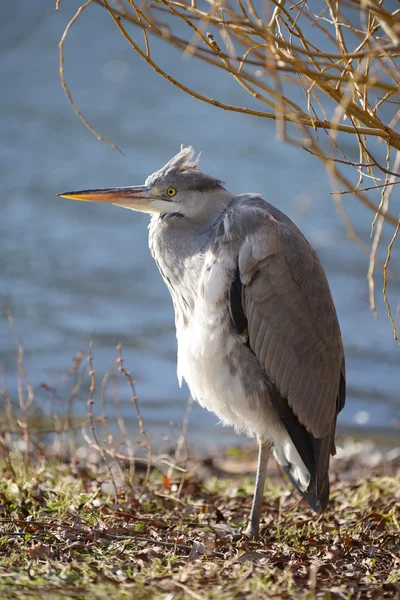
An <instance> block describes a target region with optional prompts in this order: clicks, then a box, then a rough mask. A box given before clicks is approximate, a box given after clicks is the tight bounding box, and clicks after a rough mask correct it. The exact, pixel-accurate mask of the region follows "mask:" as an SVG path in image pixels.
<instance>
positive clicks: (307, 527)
mask: <svg viewBox="0 0 400 600" xmlns="http://www.w3.org/2000/svg"><path fill="white" fill-rule="evenodd" d="M78 455H80V456H81V459H80V460H79V461H77V460H74V461H72V462H71V461H60V460H55V459H54V458H53V459H52V458H51V457H48V458H46V456H42V457H41V458H39V457H37V458H36V459H35V458H34V459H33V463H31V464H29V465H24V463H23V456H22V455H21V456H20V455H19V454H18V453H15V452H14V453H12V454H11V455H10V456H9V457H8V458H7V459H6V460H4V461H2V463H1V483H0V498H1V507H0V510H1V522H0V526H1V532H2V533H1V559H0V597H4V598H5V597H7V598H10V599H14V598H15V599H22V598H34V599H36V598H37V599H39V598H40V599H45V598H46V599H47V598H49V599H50V598H51V599H52V600H58V599H61V598H62V599H64V598H78V599H82V600H86V599H87V598H93V599H102V598H109V597H112V598H113V600H122V599H125V598H126V599H128V598H141V599H142V600H147V599H149V600H150V599H151V600H153V599H158V598H159V599H163V600H175V599H176V600H186V599H188V600H189V599H193V598H194V599H196V600H197V599H199V600H200V599H201V600H208V599H210V600H211V599H213V600H219V599H221V600H222V599H228V598H229V599H230V598H235V599H244V598H246V600H247V599H248V600H265V598H279V599H281V598H283V599H284V598H294V597H295V598H297V597H298V598H304V599H307V600H309V599H311V598H329V599H335V598H338V599H339V598H352V599H353V598H360V599H361V598H362V599H364V598H371V599H378V598H379V599H380V598H399V597H400V584H399V581H400V558H399V552H400V525H399V510H398V507H399V502H400V458H399V453H398V452H397V451H396V450H389V451H383V450H381V449H377V448H374V447H373V446H371V445H368V444H351V443H350V442H347V443H346V444H344V445H343V446H342V447H341V448H340V450H339V452H338V458H337V459H335V461H334V462H333V465H332V493H331V503H330V506H329V508H328V510H327V511H326V512H325V513H324V514H323V515H321V516H315V515H314V514H313V513H312V512H311V510H310V509H309V508H308V507H307V506H306V505H305V504H304V503H303V502H299V501H298V497H297V496H296V495H295V493H294V492H293V490H292V488H291V486H290V485H289V484H288V482H287V481H286V480H285V479H284V478H282V477H281V475H280V473H279V472H278V471H277V469H275V468H273V469H271V471H270V475H271V477H270V479H269V480H268V482H267V485H266V490H265V496H264V507H263V518H262V528H261V539H260V540H259V541H258V542H253V541H250V540H248V539H246V538H244V537H241V536H240V528H241V526H242V524H243V522H244V521H245V520H246V518H247V516H248V514H249V510H250V506H251V497H252V492H253V486H254V476H253V475H252V474H251V471H252V470H253V467H254V456H255V455H254V450H253V448H251V447H249V448H245V449H237V450H234V449H231V450H230V451H228V452H225V453H224V454H221V455H219V456H208V457H207V456H203V457H200V456H197V457H193V458H191V459H188V460H187V461H186V468H187V471H186V472H183V471H179V470H176V469H173V468H172V467H171V466H170V465H168V464H167V463H168V460H167V458H165V457H164V459H163V461H161V462H160V467H159V468H158V469H153V470H152V471H151V472H150V474H149V476H148V478H147V480H146V473H147V471H146V468H142V469H141V470H139V472H136V475H135V479H134V480H132V479H130V478H129V477H128V476H127V475H126V473H124V472H123V470H124V467H122V471H121V465H120V468H119V470H118V468H117V467H116V466H115V464H114V463H113V461H111V462H110V463H109V467H108V468H107V467H106V466H105V464H104V461H103V460H102V459H101V457H100V460H99V455H98V454H95V453H93V452H92V451H91V450H90V451H89V452H88V453H86V455H85V452H81V453H79V452H78ZM125 466H128V464H126V465H125ZM235 471H236V472H235ZM132 481H133V482H132Z"/></svg>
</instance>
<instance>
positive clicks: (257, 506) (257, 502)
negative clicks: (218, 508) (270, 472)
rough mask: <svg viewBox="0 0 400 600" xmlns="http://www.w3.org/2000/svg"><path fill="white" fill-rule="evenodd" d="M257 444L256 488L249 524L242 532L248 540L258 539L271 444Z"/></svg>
mask: <svg viewBox="0 0 400 600" xmlns="http://www.w3.org/2000/svg"><path fill="white" fill-rule="evenodd" d="M258 444H259V445H258V466H257V478H256V488H255V491H254V497H253V505H252V507H251V513H250V520H249V524H248V525H247V527H246V529H245V531H244V534H245V535H247V536H248V537H249V538H258V536H259V533H260V517H261V505H262V501H263V495H264V484H265V476H266V474H267V467H268V460H269V457H270V454H271V444H270V443H269V442H261V441H259V442H258Z"/></svg>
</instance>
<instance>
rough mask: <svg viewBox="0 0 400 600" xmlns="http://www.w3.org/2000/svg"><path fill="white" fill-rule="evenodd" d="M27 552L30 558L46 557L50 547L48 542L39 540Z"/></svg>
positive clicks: (48, 554) (49, 552)
mask: <svg viewBox="0 0 400 600" xmlns="http://www.w3.org/2000/svg"><path fill="white" fill-rule="evenodd" d="M28 554H29V557H30V558H32V559H33V558H47V557H49V556H50V554H51V547H50V546H49V545H48V544H42V543H41V542H39V543H38V544H34V545H33V546H31V547H30V548H29V550H28Z"/></svg>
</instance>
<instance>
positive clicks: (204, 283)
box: [59, 147, 346, 537]
mask: <svg viewBox="0 0 400 600" xmlns="http://www.w3.org/2000/svg"><path fill="white" fill-rule="evenodd" d="M198 162H199V161H198V158H197V159H194V152H193V149H192V148H191V147H185V148H182V149H181V151H180V152H179V153H178V154H177V155H176V156H174V157H173V158H172V159H171V160H170V161H169V162H168V163H167V164H166V165H165V166H164V167H162V168H161V169H160V170H159V171H156V172H155V173H153V175H150V176H149V177H148V178H147V179H146V182H145V185H140V186H134V187H120V188H118V187H117V188H110V189H93V190H84V191H78V192H68V193H64V194H59V195H60V196H64V197H66V198H71V199H74V200H84V201H89V202H110V203H112V204H115V205H117V206H122V207H124V208H128V209H131V210H135V211H141V212H146V213H150V214H151V221H150V225H149V247H150V251H151V254H152V255H153V258H154V259H155V261H156V263H157V266H158V268H159V271H160V273H161V276H162V278H163V279H164V281H165V283H166V285H167V287H168V289H169V291H170V294H171V297H172V301H173V305H174V309H175V324H176V336H177V342H178V360H177V363H178V369H177V370H178V378H179V381H180V383H182V380H185V381H186V383H187V385H188V387H189V389H190V392H191V394H192V396H193V398H194V399H195V400H197V401H198V402H199V403H200V404H201V406H203V407H205V408H207V409H208V410H209V411H211V412H213V413H215V414H216V415H217V416H218V417H219V419H220V420H221V421H222V423H224V424H229V425H233V426H234V428H235V429H236V431H238V432H244V433H246V434H247V435H248V436H250V437H254V438H256V439H257V441H258V444H259V459H258V469H257V476H256V485H255V492H254V498H253V504H252V508H251V513H250V519H249V523H248V526H247V529H246V531H245V533H246V535H248V536H250V537H258V536H259V527H260V516H261V506H262V499H263V493H264V484H265V477H266V470H267V464H268V459H269V456H270V454H271V451H272V453H273V455H274V457H275V459H276V460H277V462H278V463H279V464H280V465H282V467H283V468H284V470H285V471H286V473H287V475H288V476H289V479H290V480H291V482H292V483H293V484H294V486H295V487H296V488H297V489H298V491H299V492H300V494H301V495H302V496H303V497H304V498H305V499H306V500H307V502H308V503H309V504H310V506H311V507H312V508H313V509H314V510H315V511H317V512H319V511H322V510H324V509H325V508H326V506H327V503H328V500H329V474H328V469H329V460H330V455H333V454H334V453H335V441H334V438H335V430H336V419H337V415H338V413H339V411H340V410H341V409H342V408H343V406H344V403H345V393H346V385H345V360H344V351H343V345H342V338H341V333H340V328H339V323H338V319H337V315H336V311H335V307H334V303H333V300H332V296H331V292H330V289H329V285H328V281H327V279H326V276H325V273H324V270H323V268H322V266H321V264H320V261H319V260H318V257H317V255H316V254H315V252H314V250H313V248H312V247H311V245H310V244H309V242H308V241H307V240H306V238H305V237H304V235H303V234H302V233H301V232H300V230H299V229H298V228H297V227H296V225H295V224H294V223H293V222H292V221H291V220H290V219H289V218H288V217H287V216H286V215H285V214H284V213H282V212H281V211H280V210H278V209H277V208H276V207H275V206H273V205H272V204H269V203H268V202H266V201H265V200H263V198H262V197H261V196H260V195H259V194H241V195H235V194H233V193H231V192H229V191H228V190H227V189H226V188H225V187H224V185H223V182H221V181H220V180H218V179H216V178H214V177H211V176H209V175H206V174H205V173H203V172H202V171H201V170H200V169H199V167H198Z"/></svg>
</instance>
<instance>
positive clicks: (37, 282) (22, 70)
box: [0, 0, 400, 445]
mask: <svg viewBox="0 0 400 600" xmlns="http://www.w3.org/2000/svg"><path fill="white" fill-rule="evenodd" d="M78 5H79V3H78V2H75V1H71V0H69V1H68V2H67V1H64V2H62V3H61V8H60V10H58V11H55V10H54V7H53V3H52V2H49V1H48V0H35V2H31V1H29V0H25V1H20V2H18V3H10V2H9V3H5V4H4V6H3V8H2V18H1V20H0V33H1V35H0V49H1V59H0V81H1V92H0V108H1V120H0V136H1V145H0V169H1V192H0V194H1V195H0V197H1V200H0V202H1V205H0V206H1V215H0V306H1V308H2V309H3V308H4V307H6V306H8V307H9V308H10V309H11V310H12V312H13V314H14V317H15V319H16V323H17V326H18V328H19V330H20V333H21V335H22V337H23V339H24V342H25V347H26V357H25V366H26V370H27V373H28V375H29V378H30V381H31V383H32V385H33V387H34V389H35V391H36V394H37V397H38V399H39V401H40V402H42V405H43V407H44V408H46V407H47V406H48V398H47V396H46V393H45V392H44V391H43V390H42V389H41V388H40V383H41V382H43V381H47V382H49V383H53V384H54V383H58V385H59V386H60V387H61V388H62V385H63V380H62V374H63V373H64V372H66V371H67V370H68V368H69V366H70V364H71V360H72V357H73V356H74V354H75V353H76V352H77V351H78V350H80V349H84V350H86V349H87V347H88V344H89V341H90V340H93V342H94V355H95V366H96V369H97V371H98V374H99V375H100V374H101V373H104V372H105V371H106V370H107V368H108V366H109V364H110V361H111V360H113V359H115V358H117V351H116V349H115V347H116V345H117V343H119V342H121V343H122V344H123V345H124V353H125V358H126V364H127V366H128V367H129V368H130V370H131V371H132V373H133V375H134V377H135V380H136V385H137V393H138V396H139V398H140V402H141V407H142V412H143V415H144V418H145V423H146V426H147V429H148V430H149V431H150V432H151V433H152V436H153V438H157V436H160V435H161V434H166V432H168V428H169V425H168V424H169V422H170V421H175V422H176V421H181V420H182V417H183V414H184V410H185V406H186V401H187V396H188V392H187V389H180V388H179V387H178V383H177V380H176V374H175V371H176V365H175V355H176V342H175V332H174V318H173V310H172V305H171V301H170V298H169V294H168V292H167V290H166V288H165V286H164V284H163V282H162V280H161V278H160V276H159V274H158V271H157V268H156V266H155V264H154V263H153V261H152V259H151V257H150V254H149V251H148V247H147V223H148V218H147V216H146V215H141V214H135V213H132V212H128V211H125V210H123V209H119V208H115V207H109V206H101V205H94V204H93V205H91V204H81V203H77V202H71V201H68V200H64V199H61V198H57V197H56V196H55V194H56V193H57V192H62V191H65V190H68V189H79V188H89V187H107V186H114V185H130V184H140V183H143V182H144V179H145V178H146V176H147V175H148V174H149V173H151V172H153V171H154V170H156V169H158V168H159V167H160V166H161V165H162V164H164V163H165V162H166V161H167V160H168V159H169V158H170V157H171V156H172V155H173V154H175V153H176V152H177V151H178V149H179V147H180V144H181V143H182V142H183V143H186V144H187V143H190V144H192V145H194V147H195V148H196V149H197V150H199V151H200V150H202V151H203V156H202V168H203V169H204V170H205V171H207V172H209V173H210V174H213V175H215V176H217V177H218V178H220V179H222V180H224V181H225V182H226V184H227V187H228V188H229V189H230V190H232V191H236V192H237V193H242V192H249V191H250V192H261V193H262V194H263V195H264V197H265V198H267V199H268V200H269V201H271V202H272V203H274V204H276V205H277V206H278V207H279V208H281V209H282V210H284V211H285V212H287V213H288V214H289V216H291V218H293V219H294V221H295V222H296V223H297V224H298V225H299V226H300V228H301V229H302V230H303V231H304V233H305V234H306V235H307V237H308V238H309V239H310V241H311V242H312V243H313V245H314V246H315V248H316V250H317V252H318V254H319V256H320V258H321V261H322V263H323V265H324V267H325V269H326V272H327V275H328V278H329V281H330V284H331V288H332V293H333V296H334V300H335V303H336V306H337V311H338V315H339V319H340V323H341V328H342V332H343V338H344V344H345V348H346V357H347V381H348V402H347V406H346V408H345V410H344V411H343V412H342V414H341V415H340V420H339V422H340V425H341V427H342V428H350V429H354V428H357V427H363V426H365V427H368V428H369V429H371V428H372V430H373V429H374V428H376V429H381V428H388V430H391V431H392V432H393V431H395V429H394V428H395V425H396V423H398V421H399V418H400V414H399V413H400V402H399V396H400V392H399V390H400V368H399V366H400V360H399V359H400V353H399V348H398V346H397V344H396V343H395V342H394V341H393V336H392V331H391V326H390V323H389V321H388V319H387V316H386V310H385V306H384V303H383V300H382V298H381V293H380V290H381V286H382V276H381V274H380V273H379V272H378V274H377V308H378V313H379V319H378V320H376V319H375V318H374V316H373V315H372V313H371V311H370V308H369V302H368V286H367V280H366V272H367V267H368V257H367V255H366V254H363V253H362V252H361V251H360V250H359V249H358V248H357V247H356V246H355V245H354V244H353V243H352V242H351V241H349V239H348V238H347V236H346V233H345V231H344V228H343V225H342V223H341V221H340V219H339V218H338V216H337V214H336V211H335V207H334V205H333V201H332V197H331V196H330V195H329V193H330V186H329V180H328V177H327V175H326V173H325V171H324V169H323V167H321V166H320V164H319V163H318V162H317V161H316V159H314V158H313V157H311V156H310V155H308V154H306V153H305V152H304V151H302V150H301V149H299V148H294V147H291V146H289V145H287V144H281V143H278V142H277V141H276V139H275V131H274V124H273V123H272V122H269V121H260V120H259V119H256V118H251V117H242V116H239V115H235V114H232V113H224V112H222V111H219V110H217V109H216V108H213V107H211V106H207V105H204V104H201V103H199V102H197V101H195V100H194V99H192V98H190V97H189V96H186V95H184V94H183V93H182V92H180V91H179V90H178V89H177V88H176V87H173V86H172V85H171V84H169V83H168V82H167V81H165V80H163V79H161V78H160V77H159V76H158V75H157V74H156V73H155V72H153V71H152V70H151V69H150V68H149V67H147V65H145V63H144V62H143V61H142V60H141V59H140V58H139V57H138V56H137V55H136V54H135V53H134V52H133V51H131V50H130V48H129V47H128V45H127V44H126V42H125V41H124V40H123V39H122V37H121V36H120V34H119V33H118V31H117V30H116V28H115V26H114V25H113V23H112V22H111V21H110V19H109V17H108V16H107V15H106V14H105V11H102V10H101V9H100V8H98V7H97V6H91V7H89V9H88V10H87V11H86V13H85V14H84V15H83V16H82V18H81V20H80V22H78V23H77V24H76V25H75V26H74V27H73V28H72V30H71V33H70V37H69V38H68V40H67V42H66V64H65V69H66V77H67V81H68V84H69V87H70V90H71V92H72V93H73V96H74V99H75V100H76V102H77V104H78V105H79V107H80V109H81V110H82V112H83V114H84V115H85V116H86V117H87V119H88V120H89V121H90V122H91V123H92V124H93V125H94V126H95V127H96V128H97V129H98V130H99V132H100V133H101V134H102V135H104V136H106V137H109V138H111V139H112V140H113V142H115V143H116V144H118V146H119V147H120V148H121V149H122V150H123V152H124V154H125V155H121V154H119V153H117V152H116V151H114V150H112V149H111V148H109V147H108V146H107V145H105V144H102V143H100V142H98V141H97V140H96V138H95V137H94V136H93V135H91V134H90V133H89V132H88V131H87V130H86V129H85V128H84V127H83V125H82V124H81V122H80V121H79V119H78V118H77V117H76V115H75V114H74V113H73V111H72V108H71V107H70V105H69V104H68V102H67V100H66V97H65V95H64V92H63V91H62V89H61V86H60V81H59V76H58V41H59V39H60V37H61V34H62V32H63V29H64V27H65V25H66V23H67V22H68V20H69V18H70V17H71V16H72V14H73V12H74V11H75V9H76V8H77V7H78ZM135 35H136V37H137V38H138V39H139V32H136V34H135ZM154 48H155V51H158V52H159V57H160V60H161V62H162V63H163V64H164V65H165V66H171V65H175V73H176V74H177V75H179V76H180V77H181V78H182V79H183V80H184V81H185V82H186V83H188V84H189V85H193V86H197V87H198V88H199V89H200V90H201V91H202V92H203V93H205V94H207V93H209V94H210V95H211V96H212V97H217V98H219V99H221V100H226V101H229V102H231V103H235V104H238V105H244V104H245V103H248V102H249V100H248V97H247V96H246V94H245V92H244V91H243V90H242V89H241V88H239V87H238V86H237V85H236V84H235V82H234V81H233V80H231V79H228V78H227V77H223V76H220V75H218V76H216V75H215V74H214V76H212V77H211V76H210V75H209V74H208V71H207V69H206V68H205V67H204V65H201V64H198V63H196V68H194V67H195V63H193V62H192V61H189V60H184V59H182V58H181V57H180V55H179V54H178V53H177V52H176V51H174V50H171V49H169V48H168V46H166V45H164V44H163V42H160V41H157V42H155V45H154ZM396 191H397V190H395V191H394V192H393V196H392V198H393V199H392V203H393V206H395V203H396V202H397V207H398V197H397V199H396V197H395V195H396ZM345 202H346V207H347V209H348V211H349V214H350V215H351V216H352V218H353V220H354V222H355V223H356V228H357V231H358V233H359V235H360V236H361V238H362V239H363V240H364V241H365V242H367V243H369V231H370V222H371V213H369V212H368V211H367V210H366V209H364V208H363V207H361V206H360V205H359V203H358V202H357V201H355V200H353V199H351V198H350V197H349V196H347V197H345ZM392 210H393V212H394V214H396V210H395V209H394V208H393V209H392ZM392 232H393V230H392V229H391V228H390V227H387V229H385V231H384V235H383V242H386V243H387V241H388V240H389V239H390V236H391V235H392ZM380 257H381V258H383V259H384V257H385V244H383V245H382V251H381V253H380ZM391 266H392V270H393V272H394V274H396V273H397V274H398V273H399V272H400V269H399V267H400V252H399V251H398V250H397V251H396V248H395V249H394V251H393V257H392V262H391ZM399 291H400V288H399V283H398V280H396V279H392V280H391V281H390V290H389V293H390V298H391V300H392V305H393V307H394V310H395V309H396V302H397V303H398V301H399ZM0 361H1V363H2V364H3V366H4V369H5V371H6V374H7V375H6V382H7V385H8V387H9V389H10V391H11V392H12V393H14V395H15V374H16V363H15V339H14V336H13V335H12V333H11V331H10V328H9V325H8V323H7V320H6V318H5V317H1V319H0ZM120 393H121V398H122V400H126V405H125V404H124V411H125V415H126V416H127V418H128V421H129V422H130V424H131V427H132V431H133V430H134V428H135V427H136V425H135V421H134V411H133V409H132V407H131V405H130V404H129V403H128V401H129V390H128V387H127V386H126V385H125V384H124V383H123V382H122V383H121V386H120ZM46 398H47V399H46ZM86 399H87V395H86V394H82V396H81V397H80V400H79V402H80V404H79V406H78V407H77V410H78V412H79V411H80V412H81V413H82V414H84V413H85V412H86V405H85V401H86ZM215 423H216V418H215V417H214V416H212V415H210V414H209V413H207V412H206V411H204V410H202V409H200V408H199V407H197V406H196V407H195V408H194V409H193V413H192V418H191V440H192V441H194V442H196V441H197V442H198V443H203V444H204V443H206V444H208V445H211V444H214V445H215V444H216V443H230V442H231V441H232V440H233V439H234V437H233V434H232V432H231V430H229V429H222V428H221V427H219V428H218V429H216V428H215Z"/></svg>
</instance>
